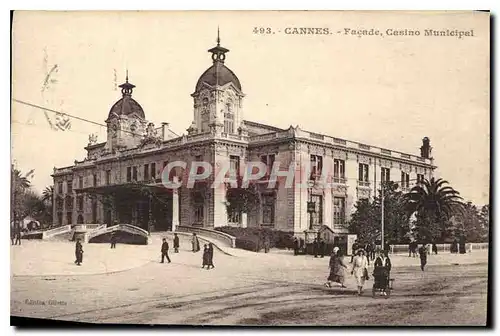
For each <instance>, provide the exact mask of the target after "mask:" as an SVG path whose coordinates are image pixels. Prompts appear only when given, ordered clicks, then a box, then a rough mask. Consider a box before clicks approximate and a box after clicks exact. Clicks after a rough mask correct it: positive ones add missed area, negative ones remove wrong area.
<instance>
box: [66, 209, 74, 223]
mask: <svg viewBox="0 0 500 336" xmlns="http://www.w3.org/2000/svg"><path fill="white" fill-rule="evenodd" d="M72 219H73V214H72V213H71V212H68V213H66V220H67V221H68V223H67V224H72Z"/></svg>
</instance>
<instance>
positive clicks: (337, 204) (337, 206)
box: [333, 197, 345, 226]
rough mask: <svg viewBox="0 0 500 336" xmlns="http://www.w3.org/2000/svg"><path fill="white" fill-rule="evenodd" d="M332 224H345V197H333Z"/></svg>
mask: <svg viewBox="0 0 500 336" xmlns="http://www.w3.org/2000/svg"><path fill="white" fill-rule="evenodd" d="M333 224H334V225H338V226H343V225H345V198H344V197H334V198H333Z"/></svg>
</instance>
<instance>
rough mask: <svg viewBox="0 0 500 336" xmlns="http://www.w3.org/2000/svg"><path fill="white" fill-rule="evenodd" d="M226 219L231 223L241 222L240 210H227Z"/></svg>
mask: <svg viewBox="0 0 500 336" xmlns="http://www.w3.org/2000/svg"><path fill="white" fill-rule="evenodd" d="M227 221H228V222H229V223H232V224H241V212H240V211H236V210H231V211H228V213H227Z"/></svg>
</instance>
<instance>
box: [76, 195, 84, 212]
mask: <svg viewBox="0 0 500 336" xmlns="http://www.w3.org/2000/svg"><path fill="white" fill-rule="evenodd" d="M76 202H77V208H78V210H79V211H83V196H82V195H79V196H78V198H77V199H76Z"/></svg>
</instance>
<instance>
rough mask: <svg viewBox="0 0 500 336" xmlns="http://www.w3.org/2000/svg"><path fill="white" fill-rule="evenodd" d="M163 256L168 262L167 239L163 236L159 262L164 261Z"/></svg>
mask: <svg viewBox="0 0 500 336" xmlns="http://www.w3.org/2000/svg"><path fill="white" fill-rule="evenodd" d="M165 257H166V258H167V261H168V262H169V263H170V258H169V257H168V243H167V239H166V238H163V244H161V263H162V264H163V263H164V262H165Z"/></svg>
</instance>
